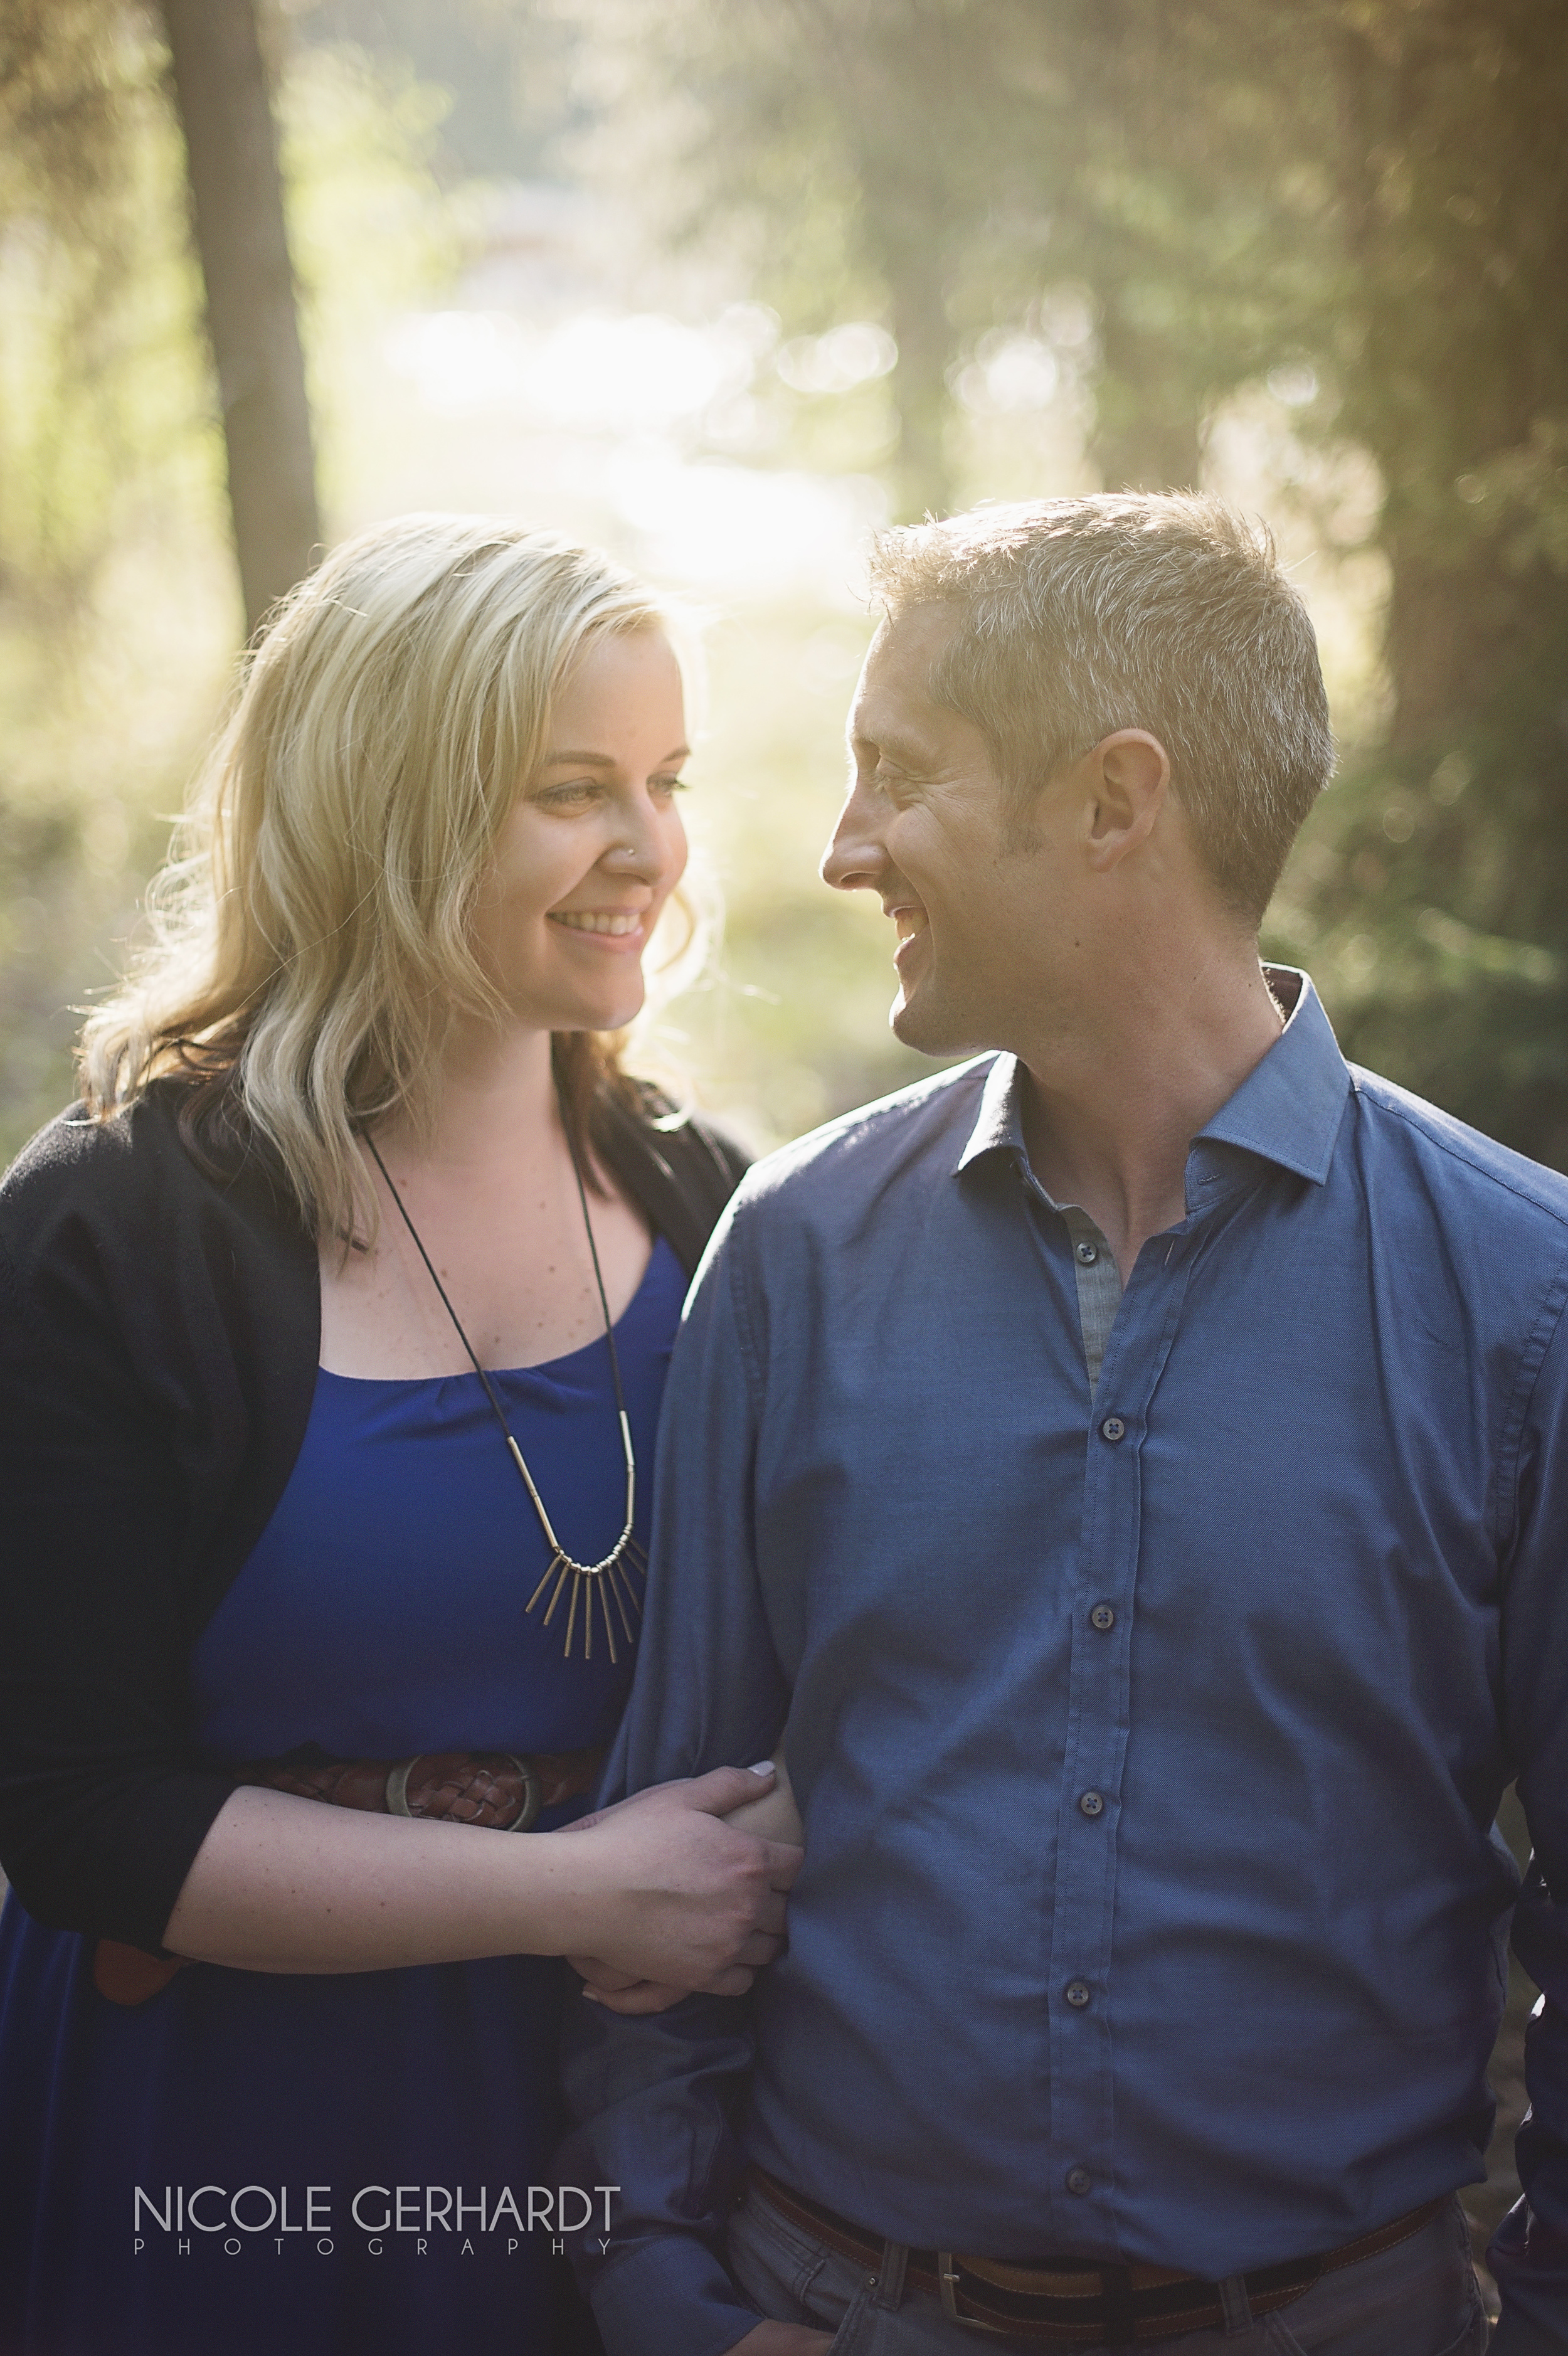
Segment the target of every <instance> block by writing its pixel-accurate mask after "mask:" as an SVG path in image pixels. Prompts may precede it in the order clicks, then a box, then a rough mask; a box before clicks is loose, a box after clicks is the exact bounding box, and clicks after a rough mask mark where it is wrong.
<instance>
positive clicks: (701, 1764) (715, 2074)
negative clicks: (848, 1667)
mask: <svg viewBox="0 0 1568 2356" xmlns="http://www.w3.org/2000/svg"><path fill="white" fill-rule="evenodd" d="M741 1248H742V1242H741V1237H738V1236H737V1235H736V1234H735V1233H734V1231H733V1229H732V1227H731V1226H730V1224H729V1223H728V1222H727V1223H726V1225H725V1226H722V1227H721V1228H720V1234H719V1236H718V1237H716V1238H715V1243H714V1248H713V1249H712V1250H711V1251H710V1252H709V1256H708V1258H707V1259H706V1261H705V1262H704V1265H703V1269H701V1271H700V1272H699V1280H698V1284H697V1287H696V1290H695V1291H694V1293H693V1296H692V1299H691V1301H690V1303H689V1305H688V1312H687V1316H686V1320H685V1322H684V1324H683V1326H682V1330H681V1333H680V1335H679V1338H678V1340H677V1344H676V1350H675V1355H674V1358H673V1361H672V1364H671V1368H670V1378H669V1385H668V1388H667V1392H666V1395H665V1406H664V1412H663V1417H662V1420H661V1425H660V1438H659V1451H658V1462H657V1471H656V1498H655V1514H654V1539H653V1547H652V1549H651V1566H650V1572H649V1580H648V1595H647V1607H646V1616H645V1625H644V1629H643V1633H642V1636H641V1639H640V1644H639V1658H638V1663H637V1673H636V1676H635V1681H634V1684H633V1688H632V1696H631V1701H630V1704H629V1706H628V1708H627V1712H626V1717H625V1720H624V1725H623V1729H622V1733H621V1737H620V1740H619V1742H618V1743H617V1745H616V1749H615V1752H614V1755H613V1759H612V1761H611V1764H610V1769H609V1772H608V1775H607V1779H606V1784H605V1789H604V1794H603V1796H604V1798H605V1799H606V1800H614V1799H619V1798H621V1797H623V1796H624V1794H628V1793H631V1792H636V1791H641V1790H642V1789H643V1788H644V1787H645V1785H646V1784H649V1783H663V1782H666V1781H667V1780H668V1779H669V1778H671V1777H673V1776H680V1775H696V1774H702V1773H705V1772H707V1771H708V1770H709V1768H711V1767H720V1766H748V1765H750V1764H751V1763H752V1761H754V1760H758V1759H765V1758H766V1757H767V1756H768V1754H769V1753H770V1751H772V1750H773V1745H774V1743H775V1742H776V1741H777V1740H778V1734H779V1730H780V1728H781V1726H782V1725H783V1722H784V1714H785V1710H786V1708H787V1705H788V1693H787V1688H786V1687H785V1683H784V1676H783V1674H782V1672H781V1670H780V1667H779V1664H778V1660H777V1656H776V1655H775V1652H774V1649H773V1641H772V1638H771V1636H770V1634H769V1631H768V1625H767V1620H766V1615H765V1613H764V1612H763V1602H762V1598H761V1595H760V1592H759V1590H758V1583H757V1576H756V1559H755V1547H754V1535H753V1527H752V1495H753V1464H754V1456H755V1447H756V1430H757V1408H758V1402H759V1398H760V1393H761V1381H760V1376H759V1373H758V1368H757V1365H756V1362H755V1357H754V1354H753V1351H752V1346H751V1340H750V1334H749V1331H748V1325H747V1320H746V1317H745V1314H744V1307H743V1301H742V1299H741V1266H740V1259H741ZM563 2042H564V2051H565V2071H566V2085H567V2093H568V2098H569V2100H570V2102H571V2107H572V2110H573V2113H574V2115H575V2116H576V2117H577V2119H578V2121H579V2123H580V2124H579V2126H578V2130H577V2132H576V2134H575V2135H574V2136H573V2137H572V2138H571V2141H570V2142H569V2143H568V2145H567V2147H566V2148H565V2150H564V2151H563V2153H562V2155H561V2161H560V2171H561V2180H562V2181H563V2182H567V2183H572V2184H580V2185H582V2186H583V2187H585V2188H592V2187H595V2186H597V2187H599V2188H601V2189H602V2188H604V2187H606V2186H611V2187H613V2188H614V2190H613V2195H612V2199H611V2204H610V2220H611V2226H610V2232H609V2233H608V2234H607V2235H606V2236H605V2237H604V2240H603V2245H602V2244H601V2242H600V2240H599V2239H597V2238H595V2239H592V2240H590V2241H589V2242H587V2243H586V2244H584V2245H582V2246H581V2247H580V2249H579V2251H578V2254H577V2255H578V2263H579V2265H580V2268H581V2273H582V2276H583V2279H584V2282H585V2285H586V2286H587V2288H588V2290H589V2293H590V2296H591V2297H592V2302H593V2310H594V2314H595V2317H596V2319H597V2321H598V2324H599V2329H600V2331H601V2333H602V2334H603V2340H604V2344H605V2347H606V2349H607V2351H609V2356H723V2351H726V2350H728V2349H731V2348H732V2347H733V2346H734V2345H735V2343H736V2342H737V2340H741V2339H743V2338H744V2337H745V2335H746V2333H747V2332H748V2331H750V2330H751V2329H752V2327H753V2326H754V2325H755V2324H756V2323H757V2321H758V2320H759V2317H758V2314H757V2310H756V2309H755V2308H753V2307H752V2305H751V2303H750V2302H749V2301H748V2300H747V2299H746V2298H745V2297H744V2296H743V2294H742V2293H741V2291H739V2290H738V2289H737V2288H736V2287H735V2285H734V2284H733V2283H732V2282H731V2278H730V2276H729V2274H728V2273H727V2271H726V2269H725V2267H724V2265H723V2260H722V2255H721V2253H722V2249H723V2237H724V2226H725V2222H726V2219H727V2217H728V2215H729V2213H730V2211H731V2209H732V2208H733V2207H734V2206H735V2203H736V2201H737V2199H738V2197H739V2192H740V2184H741V2169H742V2166H743V2161H742V2158H741V2147H740V2142H739V2133H738V2130H739V2125H740V2119H741V2109H742V2105H743V2102H744V2094H745V2080H746V2073H747V2072H748V2070H749V2069H750V2066H751V2061H752V2033H751V2022H750V2005H749V2002H748V2000H746V1999H744V1998H725V1997H701V1996H696V1997H688V1998H687V2000H686V2001H685V2003H684V2004H680V2005H677V2006H676V2007H675V2008H673V2009H672V2010H671V2011H669V2012H667V2013H663V2014H659V2015H656V2016H652V2017H649V2018H645V2019H623V2018H622V2017H620V2016H619V2015H617V2014H614V2013H611V2012H607V2011H605V2010H603V2008H600V2007H598V2006H595V2005H591V2004H588V2003H586V2002H583V2001H581V2000H580V2001H579V2002H578V2003H576V2004H575V2005H573V2006H571V2007H570V2008H569V2010H568V2014H567V2021H566V2028H565V2034H564V2040H563Z"/></svg>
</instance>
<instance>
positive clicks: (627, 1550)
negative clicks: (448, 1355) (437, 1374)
mask: <svg viewBox="0 0 1568 2356" xmlns="http://www.w3.org/2000/svg"><path fill="white" fill-rule="evenodd" d="M558 1101H559V1098H558ZM561 1126H562V1129H563V1130H564V1132H565V1136H566V1147H567V1151H568V1153H569V1154H570V1155H571V1172H572V1176H573V1177H574V1178H575V1179H576V1181H577V1199H578V1202H579V1204H580V1205H581V1210H582V1224H583V1226H584V1228H585V1229H586V1230H587V1235H588V1252H589V1257H590V1258H591V1259H592V1263H593V1281H594V1284H595V1286H596V1287H597V1290H598V1293H599V1307H600V1311H601V1312H602V1314H603V1319H604V1339H605V1342H606V1343H607V1344H608V1345H609V1351H610V1379H611V1383H612V1385H613V1389H614V1393H615V1415H616V1420H617V1422H618V1423H619V1424H620V1427H621V1446H622V1451H623V1453H624V1458H625V1464H626V1518H625V1524H624V1527H623V1529H622V1532H621V1535H620V1537H619V1538H618V1539H617V1540H616V1542H615V1544H614V1546H613V1547H612V1548H611V1550H610V1552H609V1554H608V1555H606V1556H605V1557H604V1558H603V1561H602V1562H597V1563H582V1562H578V1561H577V1560H576V1559H575V1558H574V1557H573V1556H571V1555H570V1554H569V1553H568V1552H567V1550H566V1548H565V1547H563V1546H562V1544H561V1542H560V1539H559V1538H558V1537H557V1536H556V1534H555V1529H554V1526H553V1525H552V1523H551V1521H550V1518H549V1513H548V1511H547V1510H546V1507H545V1502H544V1499H543V1498H542V1497H541V1496H540V1494H539V1488H538V1485H537V1483H535V1480H534V1476H533V1474H532V1473H531V1472H529V1470H528V1460H527V1458H526V1457H525V1456H524V1454H523V1451H522V1450H521V1449H520V1448H519V1447H518V1445H517V1438H516V1435H515V1434H514V1432H513V1430H512V1429H511V1426H510V1425H509V1424H508V1422H507V1411H506V1409H505V1408H504V1407H503V1406H502V1404H501V1400H500V1397H499V1395H498V1393H497V1392H496V1386H495V1384H494V1383H493V1382H492V1381H491V1379H490V1376H489V1375H488V1373H487V1372H486V1370H485V1367H484V1366H483V1365H481V1364H480V1362H479V1355H478V1353H477V1351H476V1350H475V1347H474V1344H473V1343H472V1342H471V1341H470V1340H469V1338H468V1335H467V1333H465V1331H464V1325H463V1321H462V1319H461V1318H460V1317H459V1316H458V1313H457V1312H456V1310H455V1309H454V1308H453V1305H452V1296H451V1295H450V1293H449V1292H448V1291H447V1290H446V1287H445V1285H444V1284H443V1282H442V1280H441V1278H440V1277H439V1276H438V1275H437V1273H436V1269H435V1263H434V1261H433V1260H432V1258H431V1256H430V1254H429V1252H428V1251H426V1249H425V1248H424V1241H423V1238H422V1237H421V1235H420V1231H419V1229H418V1228H417V1227H416V1226H415V1225H414V1223H413V1221H412V1219H411V1217H410V1215H409V1211H408V1206H407V1205H406V1204H405V1203H404V1201H403V1198H402V1196H401V1195H400V1194H399V1192H398V1190H397V1188H396V1186H395V1185H394V1184H393V1183H392V1175H391V1173H390V1171H389V1169H388V1168H387V1165H386V1163H385V1162H383V1160H382V1159H381V1155H380V1152H379V1149H378V1147H377V1144H376V1141H375V1139H374V1138H373V1137H371V1135H370V1134H369V1132H368V1130H361V1131H360V1132H359V1134H360V1135H361V1137H362V1138H363V1140H364V1142H365V1145H366V1147H367V1148H368V1151H369V1154H370V1158H371V1160H372V1161H373V1162H375V1164H376V1167H377V1169H378V1170H379V1172H380V1173H381V1176H382V1179H383V1180H384V1182H385V1183H386V1188H387V1192H388V1194H390V1196H391V1198H392V1201H393V1203H394V1204H395V1205H397V1210H398V1215H399V1216H400V1218H401V1220H402V1223H403V1225H404V1226H405V1227H407V1229H408V1231H409V1234H410V1235H411V1237H412V1238H413V1245H414V1249H415V1250H416V1251H417V1252H418V1253H419V1256H420V1258H421V1260H422V1261H423V1262H424V1265H425V1269H426V1271H427V1273H428V1274H429V1277H430V1280H431V1282H432V1284H433V1285H434V1287H435V1289H436V1291H437V1292H438V1294H439V1295H440V1297H441V1302H442V1306H443V1308H444V1310H445V1311H446V1313H447V1315H448V1316H449V1317H450V1318H451V1320H452V1323H453V1330H454V1331H455V1333H456V1334H457V1338H458V1340H459V1341H460V1342H461V1343H462V1344H463V1346H464V1350H465V1351H466V1352H467V1355H468V1359H469V1363H470V1365H472V1366H473V1368H474V1371H475V1374H476V1375H477V1376H478V1377H479V1379H480V1381H481V1382H482V1383H483V1384H484V1386H485V1398H487V1399H488V1400H489V1402H490V1409H491V1413H492V1414H493V1415H494V1416H495V1418H496V1423H497V1424H498V1425H499V1426H500V1430H501V1436H502V1438H503V1439H504V1440H505V1441H506V1443H507V1449H508V1451H510V1454H511V1457H512V1461H513V1462H514V1463H515V1464H516V1466H517V1471H518V1472H519V1473H520V1474H521V1475H522V1479H523V1483H524V1485H525V1486H526V1488H527V1490H528V1495H529V1497H530V1498H531V1499H532V1500H533V1505H534V1510H535V1512H536V1513H537V1514H538V1515H539V1522H540V1525H541V1526H542V1528H543V1530H544V1534H545V1537H546V1539H547V1540H548V1542H549V1548H550V1557H549V1563H548V1564H547V1566H546V1569H545V1575H544V1577H543V1579H541V1580H540V1581H539V1585H538V1587H536V1588H535V1590H534V1592H533V1594H532V1596H531V1597H530V1598H529V1600H528V1610H529V1611H530V1612H531V1611H532V1610H533V1608H534V1605H535V1604H536V1603H537V1602H538V1601H539V1598H540V1596H541V1595H542V1594H543V1593H544V1590H545V1589H546V1588H547V1587H548V1586H549V1582H550V1580H551V1577H552V1576H554V1577H555V1589H554V1592H553V1593H552V1594H551V1596H550V1600H549V1607H548V1609H547V1610H546V1612H545V1615H544V1624H545V1626H546V1627H547V1628H548V1627H549V1623H550V1622H551V1620H552V1619H553V1618H554V1617H555V1610H556V1606H557V1604H558V1603H559V1602H560V1597H561V1592H562V1590H563V1589H564V1587H565V1585H566V1581H567V1580H568V1579H569V1578H570V1579H571V1610H570V1612H569V1613H568V1616H567V1626H566V1657H567V1659H568V1660H570V1659H571V1639H572V1633H573V1631H574V1629H575V1627H576V1624H577V1611H578V1604H579V1601H580V1600H582V1601H583V1603H584V1609H583V1632H584V1634H583V1658H584V1660H591V1659H592V1653H593V1603H592V1596H593V1590H594V1588H595V1587H597V1589H598V1592H599V1601H600V1606H601V1609H602V1611H603V1618H604V1633H605V1636H606V1638H607V1640H608V1643H609V1646H610V1659H611V1662H612V1664H613V1663H614V1662H615V1661H616V1660H617V1658H618V1655H617V1654H616V1651H615V1632H614V1630H613V1626H612V1625H611V1621H610V1596H613V1597H614V1600H615V1608H616V1611H617V1612H618V1614H619V1616H620V1620H621V1624H622V1629H623V1632H624V1635H625V1638H626V1642H627V1643H628V1644H631V1643H633V1642H634V1641H635V1639H634V1636H633V1632H632V1624H631V1622H630V1620H629V1619H628V1617H627V1613H626V1605H627V1604H628V1603H630V1605H631V1606H632V1609H633V1611H635V1612H638V1613H639V1614H640V1613H641V1611H642V1605H641V1603H640V1602H639V1601H638V1599H637V1596H636V1594H635V1590H633V1588H632V1586H631V1583H630V1581H629V1580H628V1579H627V1576H626V1571H625V1569H624V1565H625V1563H627V1562H630V1563H631V1564H632V1566H633V1568H634V1569H641V1568H642V1566H643V1559H644V1558H643V1550H642V1548H641V1547H640V1546H639V1545H638V1544H637V1541H636V1539H635V1537H633V1535H632V1530H633V1524H634V1521H635V1515H636V1481H637V1467H636V1457H635V1452H634V1451H633V1447H632V1424H631V1418H630V1417H629V1416H628V1414H627V1412H626V1398H625V1392H624V1388H623V1387H622V1382H621V1360H620V1354H619V1352H618V1351H617V1350H616V1347H615V1328H614V1324H613V1320H612V1318H611V1315H610V1301H609V1297H608V1295H607V1294H606V1292H605V1290H604V1276H603V1269H601V1267H600V1264H599V1247H598V1244H597V1242H596V1241H595V1239H594V1235H593V1221H592V1218H591V1217H590V1215H589V1210H588V1189H587V1186H586V1185H585V1183H584V1182H583V1176H582V1164H581V1160H580V1158H579V1155H578V1151H577V1146H576V1143H575V1141H574V1140H573V1138H572V1134H571V1124H570V1122H568V1120H567V1119H566V1114H565V1108H564V1107H562V1108H561ZM584 1582H587V1586H588V1593H587V1597H586V1599H582V1597H581V1590H582V1588H583V1585H584ZM606 1589H608V1590H609V1593H608V1594H606V1592H605V1590H606Z"/></svg>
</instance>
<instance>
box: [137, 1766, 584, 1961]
mask: <svg viewBox="0 0 1568 2356" xmlns="http://www.w3.org/2000/svg"><path fill="white" fill-rule="evenodd" d="M603 1764H604V1751H603V1746H600V1747H598V1748H595V1749H592V1750H586V1751H532V1752H530V1753H529V1754H528V1756H527V1757H526V1758H525V1757H520V1756H518V1755H517V1754H516V1753H514V1752H512V1751H421V1754H420V1755H419V1757H418V1758H417V1759H321V1760H310V1759H306V1760H298V1759H292V1760H291V1759H251V1760H248V1761H246V1762H245V1764H244V1765H243V1766H240V1767H236V1768H235V1769H234V1770H233V1774H234V1780H235V1782H236V1783H245V1784H251V1785H261V1786H262V1787H263V1788H264V1789H266V1790H268V1791H272V1792H291V1793H293V1795H294V1796H295V1798H297V1799H301V1800H325V1801H326V1802H327V1803H328V1804H330V1805H331V1806H333V1807H335V1808H362V1809H365V1810H366V1811H368V1812H369V1813H371V1814H374V1815H393V1816H419V1817H422V1818H424V1819H426V1820H428V1821H429V1822H431V1823H433V1824H453V1825H478V1826H484V1827H485V1828H487V1829H489V1830H491V1831H495V1832H506V1833H526V1832H528V1831H529V1830H530V1829H531V1827H532V1826H533V1825H534V1823H535V1821H536V1819H537V1818H538V1817H539V1815H542V1813H543V1811H544V1810H545V1809H546V1808H558V1807H560V1804H561V1802H562V1801H563V1800H576V1799H581V1796H582V1794H583V1793H584V1792H591V1791H592V1789H593V1786H594V1784H595V1783H597V1782H598V1781H599V1771H600V1769H601V1768H602V1767H603ZM184 1961H185V1958H184V1957H183V1956H182V1955H165V1956H159V1955H149V1954H147V1953H146V1951H145V1949H144V1948H142V1947H132V1946H128V1945H127V1944H125V1942H124V1941H123V1940H122V1939H100V1940H99V1941H98V1943H97V1945H96V1946H95V1947H94V1949H93V1953H92V1984H93V1986H94V1987H96V1988H97V1990H98V1993H99V1995H100V1996H101V1997H108V1999H109V2001H110V2003H111V2004H126V2005H135V2004H145V2003H146V2002H147V2001H148V2000H149V1998H150V1997H155V1996H157V1995H159V1994H160V1993H161V1991H162V1990H163V1989H165V1988H166V1987H167V1986H168V1984H169V1982H170V1981H171V1980H172V1979H173V1977H174V1976H175V1974H176V1972H177V1971H178V1970H179V1969H180V1968H181V1966H182V1965H183V1964H184Z"/></svg>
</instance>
